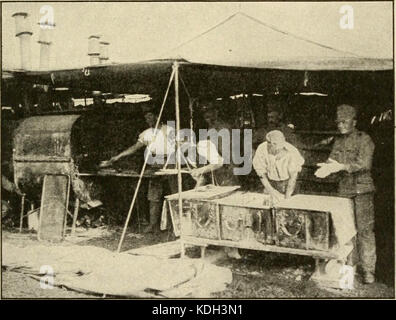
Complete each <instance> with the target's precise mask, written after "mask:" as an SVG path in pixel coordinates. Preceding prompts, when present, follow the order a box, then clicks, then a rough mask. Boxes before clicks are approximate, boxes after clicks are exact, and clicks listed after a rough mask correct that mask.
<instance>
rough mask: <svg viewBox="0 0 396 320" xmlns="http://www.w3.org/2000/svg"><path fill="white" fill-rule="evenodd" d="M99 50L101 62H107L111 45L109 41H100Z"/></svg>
mask: <svg viewBox="0 0 396 320" xmlns="http://www.w3.org/2000/svg"><path fill="white" fill-rule="evenodd" d="M99 45H100V47H99V51H100V55H99V62H100V63H106V62H108V60H109V45H110V43H109V42H107V41H103V40H102V41H100V42H99Z"/></svg>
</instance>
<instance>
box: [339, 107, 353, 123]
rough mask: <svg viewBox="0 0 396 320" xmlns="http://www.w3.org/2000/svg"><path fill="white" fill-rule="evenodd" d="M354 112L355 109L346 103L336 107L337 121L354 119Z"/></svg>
mask: <svg viewBox="0 0 396 320" xmlns="http://www.w3.org/2000/svg"><path fill="white" fill-rule="evenodd" d="M356 114H357V112H356V109H355V108H354V107H352V106H350V105H348V104H342V105H340V106H338V107H337V121H342V120H350V119H355V118H356Z"/></svg>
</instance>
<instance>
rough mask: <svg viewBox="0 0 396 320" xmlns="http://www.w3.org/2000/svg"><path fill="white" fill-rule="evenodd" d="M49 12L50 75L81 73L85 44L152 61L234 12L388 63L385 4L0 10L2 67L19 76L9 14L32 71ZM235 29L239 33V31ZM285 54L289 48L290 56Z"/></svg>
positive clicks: (122, 58) (388, 7) (388, 10)
mask: <svg viewBox="0 0 396 320" xmlns="http://www.w3.org/2000/svg"><path fill="white" fill-rule="evenodd" d="M344 4H348V5H350V6H351V7H352V8H353V14H354V27H353V29H342V28H341V27H340V19H341V18H342V15H343V14H342V13H340V8H341V7H342V6H343V5H344ZM43 5H50V6H51V7H52V8H53V13H54V22H55V24H56V27H55V29H54V30H53V31H52V41H53V45H52V49H51V59H50V67H51V68H53V69H63V68H76V67H81V66H85V65H89V58H88V55H87V52H88V37H89V36H90V35H92V34H100V35H101V36H102V39H103V40H107V41H109V42H110V48H109V56H110V61H111V62H137V61H142V60H148V59H155V58H158V57H160V56H162V55H164V54H166V53H167V52H170V51H171V49H173V48H175V47H177V46H178V45H179V44H181V43H184V42H186V41H188V40H189V39H191V38H193V37H195V36H197V35H199V34H201V33H202V32H204V31H206V30H207V29H209V28H211V27H213V26H214V25H216V24H218V23H219V22H221V21H223V20H225V19H226V18H228V17H229V16H231V15H232V14H235V13H236V12H238V11H241V12H244V13H245V14H248V15H250V16H252V17H254V18H256V19H259V20H261V21H263V22H265V23H268V24H270V25H273V26H276V27H277V28H279V29H281V30H284V31H287V32H290V33H293V34H296V35H299V36H303V37H305V38H308V39H310V40H313V41H316V42H320V43H322V44H326V45H328V46H332V47H335V48H337V49H340V50H344V51H349V52H353V53H356V54H358V55H360V56H366V57H377V58H392V55H393V54H392V3H391V2H359V3H356V2H350V3H348V2H329V3H325V2H317V3H312V2H311V3H304V2H295V3H293V2H279V3H278V2H226V3H225V2H216V3H210V2H196V3H193V2H189V3H186V2H167V3H158V2H151V3H147V2H140V3H122V2H118V3H99V2H86V3H71V2H69V3H57V2H46V3H39V2H35V3H3V4H2V66H3V68H5V69H14V68H19V66H20V57H19V40H18V39H17V38H16V37H15V21H14V18H12V17H11V16H12V14H13V13H15V12H21V11H23V12H27V13H28V14H29V15H30V17H29V19H30V25H31V30H32V31H33V36H32V39H31V61H32V68H33V69H37V68H38V67H39V54H40V48H39V44H38V43H37V40H38V37H39V30H40V29H39V26H38V24H37V23H38V22H39V20H40V17H42V15H43V14H40V8H41V7H42V6H43ZM241 27H242V26H241ZM291 49H292V48H291Z"/></svg>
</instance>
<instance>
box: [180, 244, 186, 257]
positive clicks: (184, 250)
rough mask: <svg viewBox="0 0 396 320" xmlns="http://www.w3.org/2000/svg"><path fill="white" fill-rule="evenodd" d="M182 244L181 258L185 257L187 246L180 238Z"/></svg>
mask: <svg viewBox="0 0 396 320" xmlns="http://www.w3.org/2000/svg"><path fill="white" fill-rule="evenodd" d="M180 246H181V252H180V258H181V259H183V258H184V257H185V255H186V246H185V244H184V242H183V241H181V240H180Z"/></svg>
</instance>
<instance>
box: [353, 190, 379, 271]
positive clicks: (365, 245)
mask: <svg viewBox="0 0 396 320" xmlns="http://www.w3.org/2000/svg"><path fill="white" fill-rule="evenodd" d="M354 204H355V219H356V229H357V236H356V239H355V241H354V242H355V243H354V244H355V249H354V252H353V253H352V255H353V260H354V261H356V260H358V261H359V265H360V267H361V269H362V271H363V272H371V273H373V274H374V273H375V263H376V261H377V256H376V247H375V234H374V202H373V194H372V193H368V194H362V195H357V196H356V197H355V199H354Z"/></svg>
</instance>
